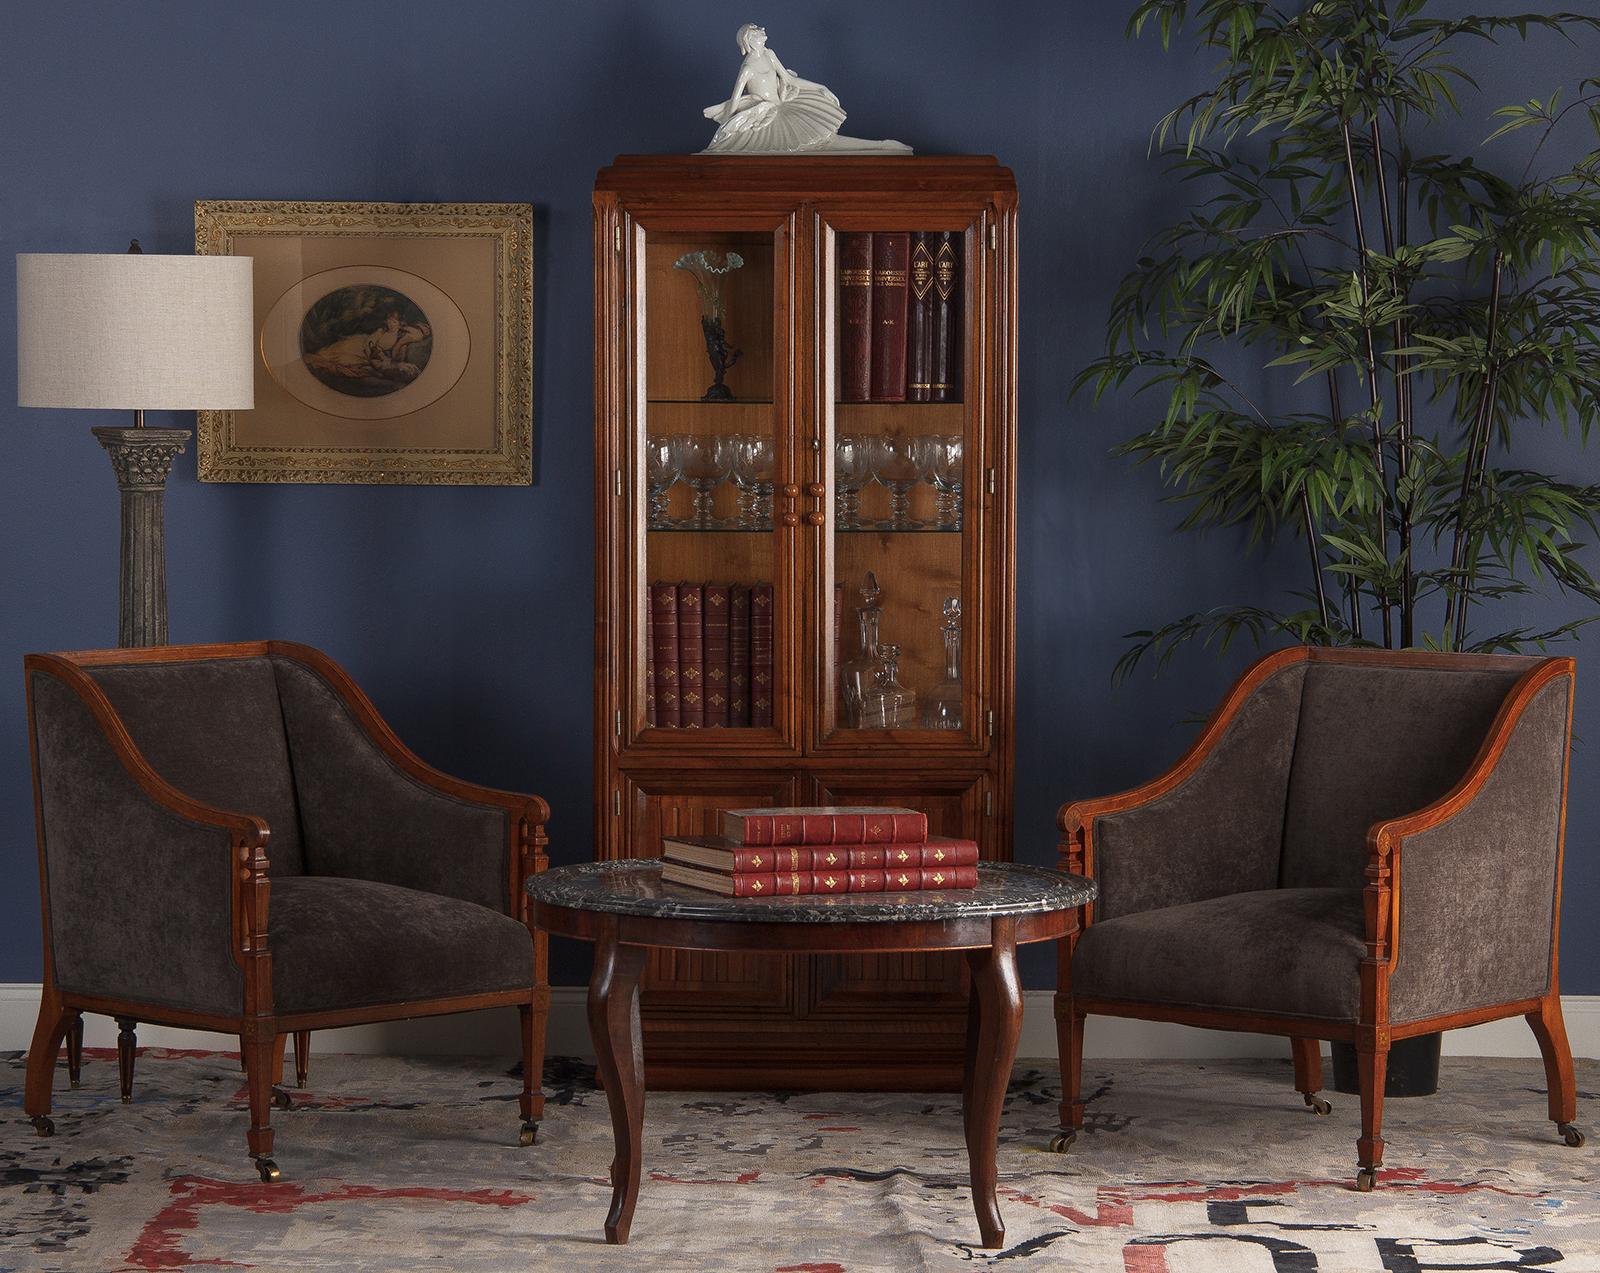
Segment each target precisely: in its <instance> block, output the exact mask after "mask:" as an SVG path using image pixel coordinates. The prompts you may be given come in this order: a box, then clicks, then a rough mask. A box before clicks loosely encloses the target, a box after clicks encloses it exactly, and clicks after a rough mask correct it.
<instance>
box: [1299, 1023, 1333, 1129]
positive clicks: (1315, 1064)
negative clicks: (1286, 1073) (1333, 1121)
mask: <svg viewBox="0 0 1600 1273" xmlns="http://www.w3.org/2000/svg"><path fill="white" fill-rule="evenodd" d="M1289 1046H1290V1047H1291V1048H1292V1049H1293V1050H1294V1090H1295V1091H1297V1092H1299V1093H1300V1094H1301V1095H1302V1096H1304V1097H1305V1098H1306V1104H1307V1105H1309V1106H1310V1107H1311V1112H1312V1113H1313V1114H1327V1113H1330V1112H1332V1110H1333V1106H1332V1105H1330V1104H1328V1102H1327V1101H1325V1100H1323V1099H1322V1098H1321V1097H1320V1096H1318V1095H1317V1093H1318V1092H1320V1091H1321V1090H1322V1042H1321V1040H1319V1039H1290V1040H1289Z"/></svg>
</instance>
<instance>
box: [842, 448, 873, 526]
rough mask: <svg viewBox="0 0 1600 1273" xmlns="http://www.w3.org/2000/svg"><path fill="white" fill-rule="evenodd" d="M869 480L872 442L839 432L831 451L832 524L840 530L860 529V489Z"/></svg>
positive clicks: (870, 476) (870, 475) (870, 479)
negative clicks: (833, 514) (833, 515)
mask: <svg viewBox="0 0 1600 1273" xmlns="http://www.w3.org/2000/svg"><path fill="white" fill-rule="evenodd" d="M870 481H872V439H871V438H870V437H867V436H866V435H865V434H861V433H841V434H840V435H839V437H838V440H837V441H836V442H835V443H834V448H833V490H834V496H833V499H834V513H835V517H834V524H835V525H836V526H837V527H838V528H839V529H840V530H858V529H859V528H860V526H861V488H862V487H864V486H866V485H867V483H868V482H870Z"/></svg>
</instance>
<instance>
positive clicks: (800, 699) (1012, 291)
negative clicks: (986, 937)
mask: <svg viewBox="0 0 1600 1273" xmlns="http://www.w3.org/2000/svg"><path fill="white" fill-rule="evenodd" d="M594 232H595V238H594V243H595V272H596V278H595V298H596V309H595V412H596V417H595V457H596V465H597V474H598V475H599V476H598V480H597V482H596V528H597V530H596V534H597V554H596V559H597V564H596V580H595V585H596V586H595V596H596V615H595V619H596V623H595V641H596V645H595V738H596V755H595V770H596V812H597V819H596V826H597V829H598V834H597V843H596V854H597V856H599V857H601V858H624V857H652V856H655V855H658V854H659V853H660V851H661V841H662V839H663V837H665V836H671V835H684V834H707V833H714V831H715V829H716V824H717V814H718V811H720V810H721V809H724V808H734V807H747V806H771V805H800V804H896V805H908V806H911V807H913V808H918V809H922V810H924V811H925V812H926V813H927V814H928V816H929V821H930V825H931V827H932V829H933V830H934V831H935V832H936V833H940V834H945V835H957V836H968V837H971V838H974V839H976V840H977V841H978V843H979V845H980V850H981V852H982V854H983V856H984V857H986V858H990V859H1001V860H1004V859H1008V858H1009V857H1010V855H1011V786H1012V747H1013V741H1012V738H1013V726H1012V722H1013V715H1014V710H1013V699H1014V683H1013V677H1014V670H1013V663H1014V659H1013V647H1014V610H1015V606H1014V589H1015V518H1014V512H1013V506H1012V500H1013V494H1014V490H1015V456H1014V445H1015V411H1016V407H1015V400H1014V394H1015V384H1016V347H1015V340H1016V326H1015V324H1016V267H1015V247H1016V190H1015V186H1014V183H1013V181H1012V178H1011V174H1010V172H1009V171H1008V170H1006V169H1005V168H1003V167H1001V166H999V165H998V164H997V163H996V162H995V161H994V160H993V159H991V158H986V157H968V156H947V157H936V158H881V159H880V158H864V157H851V158H835V159H824V158H817V159H768V158H757V157H749V158H747V157H724V156H689V157H624V158H622V159H619V160H617V161H616V163H615V164H613V165H611V166H610V167H608V168H605V169H603V170H602V171H601V173H600V175H599V177H598V179H597V182H596V186H595V194H594ZM861 234H891V235H902V234H904V235H909V236H911V237H912V239H913V241H916V239H917V237H918V236H925V237H926V238H927V239H929V240H932V239H934V238H936V237H937V238H939V239H941V240H942V241H943V242H944V243H946V244H948V245H951V247H950V250H951V251H952V252H953V253H954V254H955V256H956V259H957V261H958V263H959V272H958V275H957V281H956V285H955V287H954V290H953V297H954V299H953V308H952V309H951V310H950V311H949V313H951V314H953V315H954V320H953V322H954V325H953V326H950V325H948V324H947V326H946V327H945V328H942V329H941V330H947V331H951V332H952V333H953V335H952V336H951V337H949V339H948V340H947V342H946V344H945V345H944V346H943V349H944V351H945V355H946V356H948V357H950V358H953V360H954V363H955V366H954V368H953V370H952V375H951V377H949V378H950V379H951V383H952V385H953V388H952V389H951V390H948V392H952V393H954V394H955V395H956V396H957V397H958V398H959V400H955V401H943V402H915V401H905V402H898V401H894V402H891V401H845V400H843V398H844V391H843V388H842V386H843V385H844V384H845V383H847V382H846V381H844V380H842V379H841V377H842V375H843V374H844V360H843V359H842V358H841V341H842V339H843V337H842V335H841V332H842V317H841V315H842V308H841V297H840V265H839V250H840V242H841V236H848V235H861ZM857 242H859V240H857ZM698 253H704V254H706V255H705V256H704V257H702V258H700V264H701V265H704V263H705V262H708V261H709V262H710V264H711V265H712V266H714V267H715V269H714V270H713V271H712V273H711V274H710V275H709V276H706V277H701V278H698V279H697V278H696V277H695V276H694V275H695V272H696V256H695V254H698ZM730 253H731V254H734V255H736V256H737V257H738V258H739V263H738V264H734V263H733V261H732V257H731V256H729V255H728V254H730ZM873 330H874V332H875V333H876V332H877V331H878V328H877V327H876V326H875V327H874V328H873ZM891 336H892V333H891ZM878 338H879V336H877V335H874V337H873V339H878ZM718 341H720V342H721V348H722V350H723V351H724V354H725V357H724V364H725V365H724V367H723V374H722V375H720V376H719V375H718V371H717V368H715V367H714V366H713V364H712V361H711V357H710V351H711V350H713V349H715V348H717V343H718ZM734 351H736V353H737V357H733V356H732V354H733V352H734ZM952 351H953V353H952ZM891 352H893V351H892V350H891ZM851 365H852V366H855V367H857V368H859V367H860V365H861V364H860V363H859V361H857V362H854V363H852V364H851ZM888 365H890V366H892V365H893V362H892V359H891V361H890V363H889V364H888ZM938 378H939V377H938V376H935V377H933V379H938ZM906 381H907V386H908V392H910V390H911V388H912V386H913V384H916V385H920V383H921V382H920V381H918V380H917V377H916V374H915V373H914V372H913V371H912V370H911V369H910V367H909V365H908V370H907V373H906ZM714 383H718V384H724V385H725V386H726V389H727V391H728V392H729V393H731V394H732V397H733V400H732V401H721V402H718V401H704V400H702V395H704V394H705V393H706V392H707V391H708V389H711V388H712V386H713V384H714ZM919 391H920V390H919ZM680 435H687V440H686V439H685V438H684V437H682V436H680ZM663 438H676V439H677V440H676V441H674V442H673V443H671V445H670V446H667V445H666V444H664V443H662V441H661V440H662V439H663ZM935 444H938V445H940V446H942V447H943V448H944V451H943V453H942V455H943V458H942V460H941V461H940V463H941V464H942V466H943V467H942V468H939V467H936V466H935V464H934V461H933V458H932V457H933V455H934V450H933V449H932V448H933V447H934V445H935ZM721 447H727V448H730V449H729V450H728V451H727V452H726V454H727V455H729V456H732V457H734V460H728V461H725V462H724V463H725V467H724V468H723V469H721V470H719V469H718V468H717V464H718V463H719V461H718V460H717V459H716V458H707V457H715V456H717V455H719V454H721V453H720V452H719V450H718V448H721ZM851 447H856V448H859V450H861V451H864V452H865V453H867V454H868V455H870V456H871V457H872V465H873V470H872V472H870V473H866V474H863V473H862V472H860V471H859V469H858V470H857V471H855V472H851V471H850V469H849V467H848V465H849V464H850V463H851V461H850V459H849V455H850V448H851ZM752 448H753V449H752ZM664 450H665V451H670V452H672V453H673V454H677V453H680V452H681V453H683V454H687V455H689V456H699V457H701V458H700V460H699V461H698V463H699V465H700V469H699V471H697V472H696V473H694V474H692V475H691V474H687V473H683V472H680V471H672V468H673V466H672V465H667V466H666V467H665V469H664V468H663V466H662V465H660V464H659V463H658V464H657V466H656V468H655V469H654V470H652V469H651V468H650V467H649V464H648V463H647V456H656V455H658V454H660V453H663V451H664ZM891 452H894V453H896V454H898V455H900V456H901V458H900V459H899V461H898V462H899V467H898V468H896V467H895V455H893V454H891ZM741 454H743V455H745V456H746V464H745V468H744V469H742V470H741V469H739V468H738V467H736V465H735V462H734V461H735V460H736V459H737V457H738V456H739V455H741ZM855 463H856V464H857V465H859V463H860V461H859V459H858V460H857V461H855ZM840 465H844V466H846V467H844V468H843V469H841V468H840ZM908 465H912V466H914V467H908ZM679 467H680V468H681V466H679ZM664 471H665V472H667V474H668V477H667V479H663V477H662V473H663V472H664ZM691 476H692V477H693V479H694V482H695V483H696V485H697V487H698V489H692V488H691V485H690V481H689V478H690V477H691ZM841 477H842V478H843V480H842V481H841V480H840V479H841ZM664 481H665V482H666V484H665V485H663V482H664ZM762 481H765V482H770V483H771V484H772V487H773V489H774V496H773V508H772V523H773V524H772V525H771V526H770V527H764V526H763V527H756V526H752V525H747V524H741V521H742V520H743V519H745V518H747V517H749V516H750V515H751V510H752V509H759V508H760V505H759V504H755V503H752V502H751V501H752V498H753V496H752V492H753V491H754V490H756V489H758V488H757V486H756V484H757V483H759V482H762ZM652 482H654V483H656V485H654V486H652V484H651V483H652ZM935 482H937V483H939V485H935ZM858 486H859V488H860V489H859V491H856V493H855V495H854V496H853V497H852V495H851V492H852V491H855V490H856V488H857V487H858ZM841 490H843V491H844V497H843V499H844V502H843V505H841V502H840V492H841ZM852 498H853V500H854V504H855V511H854V513H853V516H850V517H846V518H845V519H844V521H845V524H842V525H841V524H840V521H841V519H840V516H839V514H840V512H841V507H842V508H843V509H844V511H845V512H847V513H848V512H850V506H851V503H852ZM697 501H698V502H697ZM652 509H654V510H655V511H654V513H652ZM663 516H664V517H665V518H667V519H670V521H669V524H666V525H659V524H658V525H656V526H652V525H651V522H652V520H655V521H658V522H659V520H660V518H662V517H663ZM691 517H698V518H701V519H710V520H712V521H713V522H714V523H716V524H712V525H686V524H682V523H685V522H688V521H689V520H690V518H691ZM957 518H959V527H955V526H952V525H950V524H949V523H951V522H952V521H955V520H956V519H957ZM905 519H909V520H910V521H911V523H912V524H911V525H901V526H889V525H885V524H884V523H886V522H889V521H891V520H905ZM852 522H855V523H858V524H851V523H852ZM873 581H875V582H876V585H877V588H878V589H879V592H878V593H877V594H873V593H872V591H871V589H872V582H873ZM869 598H871V599H874V600H875V602H876V604H875V606H873V607H872V608H873V609H876V610H877V611H879V612H880V613H879V614H878V615H877V616H876V620H875V621H876V625H877V630H878V641H879V643H880V648H879V651H878V653H879V655H880V659H879V662H878V664H875V665H874V664H869V663H868V661H867V660H866V659H864V657H863V652H862V636H861V634H862V632H863V630H864V629H865V628H870V627H871V625H872V623H873V619H872V618H871V617H870V616H869V618H868V619H867V620H866V622H863V620H862V617H861V614H860V613H859V612H860V611H861V610H862V608H863V607H864V606H866V605H867V604H868V599H869ZM951 603H954V606H952V604H951ZM724 607H726V608H727V610H726V613H724V609H723V608H724ZM957 607H958V608H959V642H958V643H957V644H958V647H959V651H960V657H959V660H958V663H957V666H956V669H955V670H956V671H957V673H958V675H957V677H956V678H955V680H956V682H958V684H957V686H956V689H955V690H954V692H953V693H952V692H951V690H950V684H951V682H950V680H949V678H948V677H947V673H948V671H949V670H950V669H949V668H948V666H947V663H948V658H947V651H950V650H954V649H955V648H957V644H952V643H951V642H950V641H949V638H948V635H947V633H946V631H945V626H946V623H947V622H948V620H947V608H950V609H951V610H953V609H955V608H957ZM658 614H659V616H660V617H661V619H662V622H663V623H664V624H666V626H665V627H661V628H658V627H657V617H658ZM669 620H670V621H669ZM890 646H892V647H895V648H896V649H897V650H898V671H897V680H898V682H899V684H900V685H901V686H903V687H904V688H906V689H909V690H910V691H912V692H913V693H914V694H915V696H916V699H915V702H914V703H913V704H911V705H910V706H908V707H907V708H906V710H905V712H904V714H902V715H896V716H894V717H893V718H892V719H893V720H894V721H896V722H898V725H897V727H895V728H888V729H883V728H868V727H865V726H866V725H867V724H869V723H871V722H870V721H869V720H868V719H867V713H866V711H865V710H864V709H863V707H862V705H861V704H860V702H859V701H858V700H857V699H856V698H855V697H854V696H852V695H851V694H850V693H848V692H847V690H848V688H849V686H850V685H852V684H855V685H859V684H861V683H862V682H863V677H862V676H861V675H860V674H859V673H860V670H861V668H862V667H863V666H876V667H878V668H880V670H881V663H882V657H881V656H882V655H883V652H884V650H885V649H887V648H888V647H890ZM668 668H670V669H671V672H670V675H669V674H668V673H667V669H668ZM758 681H761V682H763V686H762V688H761V691H760V692H762V693H764V696H765V706H764V710H765V712H766V713H767V715H766V716H765V718H762V717H761V716H760V715H759V714H756V712H755V708H756V706H757V693H758V685H757V682H758ZM669 682H670V686H671V689H670V693H671V695H672V702H671V703H670V704H669V703H668V702H667V699H666V694H667V693H668V690H667V688H666V687H667V685H668V684H669ZM936 687H937V688H938V689H939V690H940V695H939V697H938V700H937V701H939V702H940V703H943V704H946V705H948V704H949V703H950V702H952V701H955V702H958V703H959V710H958V712H957V716H956V719H955V720H953V721H952V720H951V718H950V715H949V713H948V712H946V714H945V715H944V716H943V717H941V719H942V720H943V721H944V723H945V726H946V727H944V728H933V727H931V725H930V724H929V718H928V717H927V716H926V715H925V712H926V709H927V708H928V705H929V702H930V700H931V699H933V697H934V696H933V691H934V690H935V688H936ZM680 694H681V695H682V699H681V700H680V697H679V696H680ZM669 707H670V712H671V716H670V718H669V719H666V720H664V717H666V716H667V713H668V710H669ZM691 719H693V720H694V721H695V723H697V724H699V725H700V726H701V727H699V728H695V727H689V726H688V725H687V722H688V721H689V720H691ZM672 720H676V721H677V722H678V723H677V724H676V725H672V724H671V723H670V721H672ZM952 726H953V727H952ZM652 960H653V961H654V962H653V963H652V964H651V965H650V968H649V970H648V972H647V974H646V981H645V993H644V1000H643V1008H642V1013H643V1021H644V1038H645V1043H644V1049H645V1066H646V1070H647V1073H648V1075H649V1080H648V1081H649V1082H650V1083H651V1084H652V1085H654V1086H680V1087H708V1088H709V1087H721V1088H740V1087H744V1088H757V1087H770V1086H783V1087H802V1088H887V1089H896V1088H898V1089H905V1090H926V1089H930V1088H952V1087H955V1086H958V1085H959V1078H960V1062H961V1055H962V1049H963V1043H964V1038H965V1029H966V986H965V981H964V974H963V973H962V971H961V966H960V962H959V961H958V960H955V959H952V958H947V957H940V956H934V955H898V954H878V955H862V956H855V957H828V958H821V957H818V958H795V957H785V958H782V959H776V958H773V959H764V958H759V957H755V956H746V955H720V954H706V953H700V954H688V953H683V952H678V953H674V952H660V953H657V954H654V955H652Z"/></svg>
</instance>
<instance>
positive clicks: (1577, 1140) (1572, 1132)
mask: <svg viewBox="0 0 1600 1273" xmlns="http://www.w3.org/2000/svg"><path fill="white" fill-rule="evenodd" d="M1556 1131H1558V1132H1560V1133H1561V1139H1562V1140H1563V1141H1565V1142H1566V1143H1567V1147H1568V1148H1570V1149H1582V1148H1583V1142H1584V1141H1585V1140H1586V1139H1588V1138H1587V1137H1586V1136H1584V1134H1583V1133H1582V1132H1580V1131H1579V1130H1578V1129H1577V1128H1576V1127H1574V1126H1573V1125H1572V1124H1571V1123H1557V1124H1556Z"/></svg>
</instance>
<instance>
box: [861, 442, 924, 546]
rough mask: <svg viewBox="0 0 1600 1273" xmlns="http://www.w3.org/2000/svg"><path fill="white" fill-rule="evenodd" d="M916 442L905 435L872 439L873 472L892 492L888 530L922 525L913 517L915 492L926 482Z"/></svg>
mask: <svg viewBox="0 0 1600 1273" xmlns="http://www.w3.org/2000/svg"><path fill="white" fill-rule="evenodd" d="M913 442H914V439H912V438H909V437H907V436H906V435H905V434H903V433H886V434H883V435H882V436H880V437H876V438H874V439H873V440H872V443H873V445H872V473H873V476H874V477H876V478H877V479H878V481H880V482H882V483H883V485H884V486H885V487H886V488H888V491H889V520H888V521H886V522H880V523H879V525H880V526H881V527H882V528H883V529H884V530H916V529H917V527H918V526H919V525H920V524H921V523H919V522H917V521H915V520H913V518H912V516H911V492H912V491H913V490H915V489H916V486H917V483H918V482H920V481H921V480H922V470H921V468H920V467H918V465H917V457H916V447H915V446H914V445H913Z"/></svg>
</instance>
